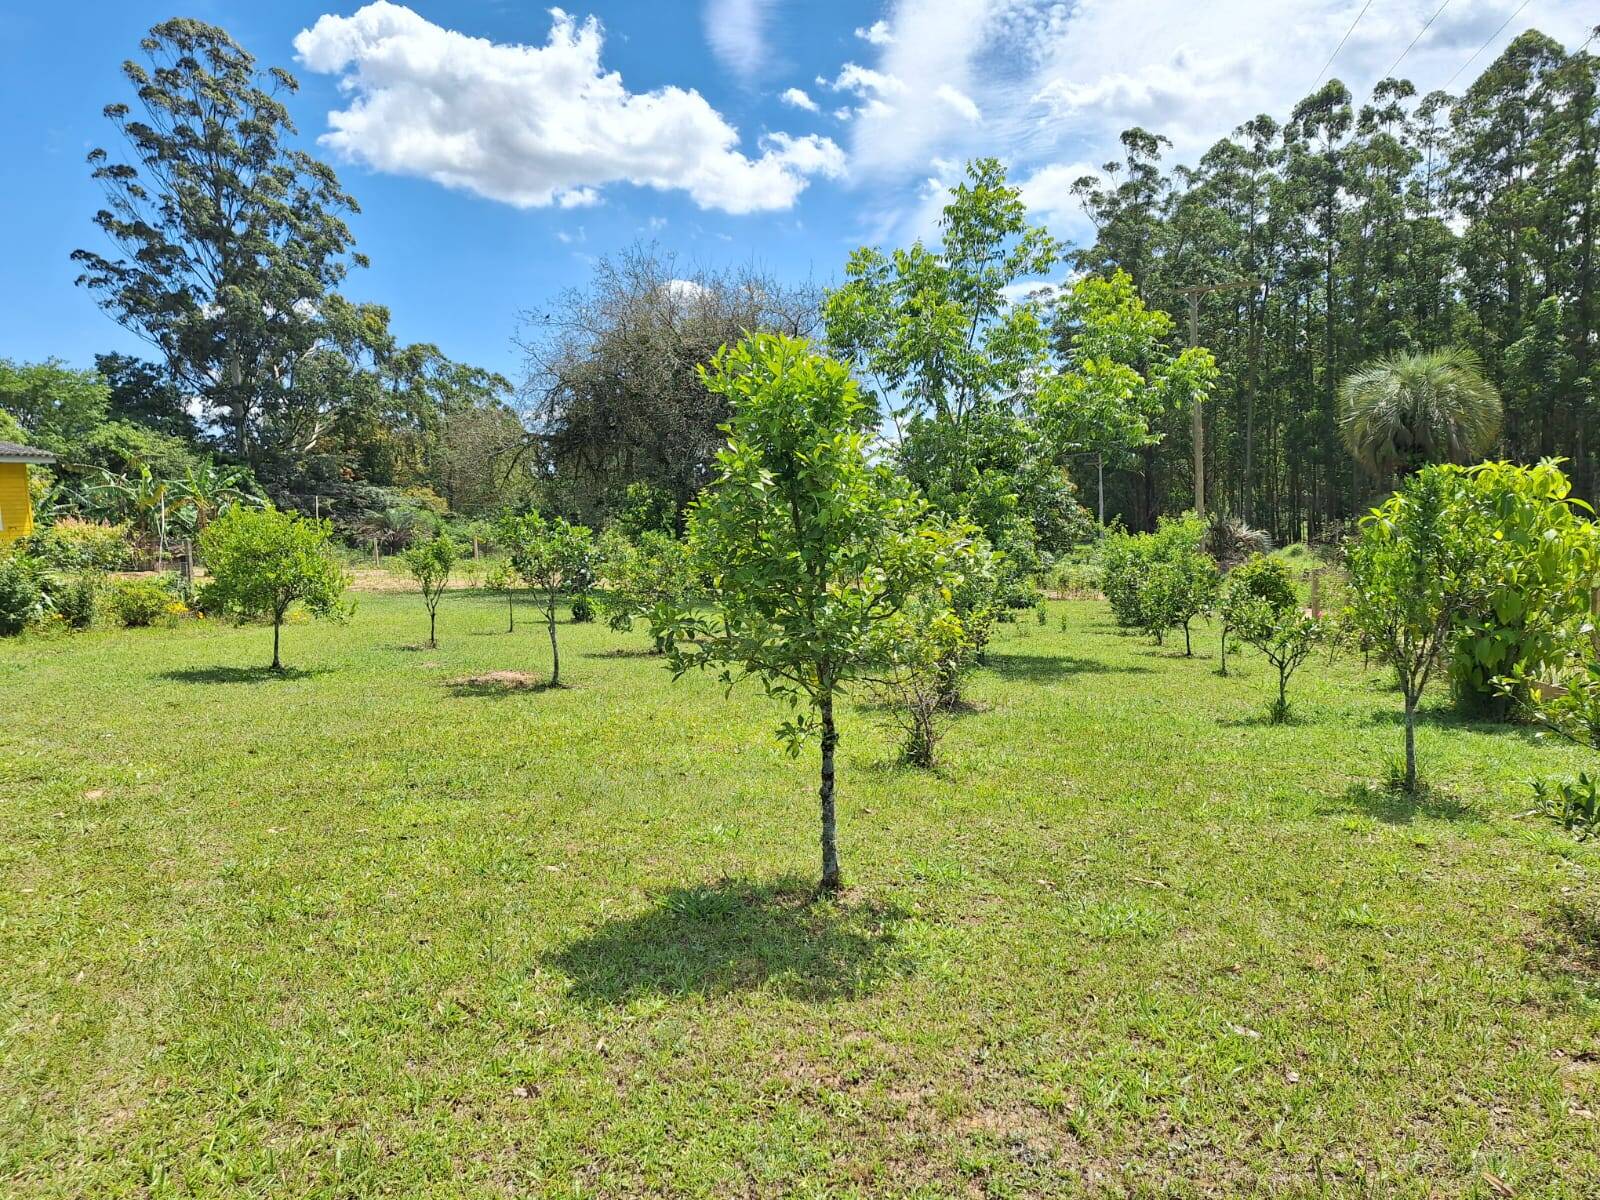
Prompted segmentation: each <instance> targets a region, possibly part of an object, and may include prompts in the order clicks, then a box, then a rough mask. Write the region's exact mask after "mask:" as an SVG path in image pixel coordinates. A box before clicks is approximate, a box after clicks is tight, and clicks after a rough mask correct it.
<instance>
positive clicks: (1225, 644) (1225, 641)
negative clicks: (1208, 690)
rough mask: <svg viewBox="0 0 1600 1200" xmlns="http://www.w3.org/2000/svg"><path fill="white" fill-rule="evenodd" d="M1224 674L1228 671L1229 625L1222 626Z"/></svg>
mask: <svg viewBox="0 0 1600 1200" xmlns="http://www.w3.org/2000/svg"><path fill="white" fill-rule="evenodd" d="M1221 673H1222V674H1224V675H1226V674H1227V673H1228V627H1227V626H1226V625H1224V626H1223V627H1222V672H1221Z"/></svg>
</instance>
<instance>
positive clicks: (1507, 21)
mask: <svg viewBox="0 0 1600 1200" xmlns="http://www.w3.org/2000/svg"><path fill="white" fill-rule="evenodd" d="M1532 3H1533V0H1522V3H1521V4H1519V5H1517V10H1516V12H1514V13H1512V14H1511V15H1510V16H1509V17H1507V18H1506V19H1505V20H1504V21H1501V22H1500V28H1499V29H1496V30H1495V31H1494V32H1493V33H1491V34H1490V35H1489V38H1488V41H1486V42H1484V43H1483V45H1481V46H1479V47H1478V48H1477V49H1476V50H1474V51H1473V52H1472V57H1471V58H1469V59H1467V61H1466V62H1464V63H1462V64H1461V65H1460V66H1459V67H1457V68H1456V73H1455V74H1454V75H1452V76H1450V78H1449V79H1446V80H1445V81H1444V86H1445V89H1446V90H1448V89H1449V87H1450V85H1451V84H1452V83H1454V82H1455V81H1456V79H1457V78H1458V77H1459V76H1460V74H1461V72H1463V71H1465V70H1466V69H1467V68H1468V67H1470V66H1471V65H1472V64H1473V63H1474V62H1475V61H1476V60H1477V57H1478V55H1480V54H1482V53H1483V52H1484V51H1485V50H1487V49H1488V48H1489V43H1490V42H1492V41H1494V40H1495V38H1497V37H1499V36H1500V35H1501V34H1502V33H1504V32H1505V31H1506V26H1507V25H1509V24H1511V22H1513V21H1515V20H1516V19H1517V14H1518V13H1520V12H1521V11H1522V10H1523V9H1525V8H1527V7H1528V5H1530V4H1532ZM1588 44H1589V43H1588V42H1585V43H1584V44H1583V45H1584V46H1587V45H1588ZM1578 50H1579V51H1580V52H1581V51H1582V50H1583V46H1579V47H1578Z"/></svg>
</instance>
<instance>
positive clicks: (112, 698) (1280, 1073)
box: [0, 594, 1600, 1197]
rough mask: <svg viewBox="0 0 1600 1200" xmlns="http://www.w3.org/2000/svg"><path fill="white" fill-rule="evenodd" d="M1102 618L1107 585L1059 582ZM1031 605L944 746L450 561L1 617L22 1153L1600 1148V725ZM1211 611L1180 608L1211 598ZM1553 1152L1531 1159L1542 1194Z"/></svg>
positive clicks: (931, 1174)
mask: <svg viewBox="0 0 1600 1200" xmlns="http://www.w3.org/2000/svg"><path fill="white" fill-rule="evenodd" d="M1063 618H1064V620H1065V629H1064V630H1063V629H1061V628H1058V626H1057V622H1058V621H1060V620H1061V619H1063ZM1050 619H1051V624H1050V625H1049V626H1048V627H1040V626H1037V625H1034V624H1032V623H1031V622H1030V623H1029V624H1025V625H1018V626H1013V627H1007V628H1002V629H1001V630H1000V632H999V634H998V636H997V638H996V642H995V645H994V646H993V648H992V656H991V663H990V665H989V667H988V668H987V669H985V670H982V671H980V672H979V673H978V674H977V675H976V677H975V678H974V680H973V682H972V685H971V688H970V693H969V694H970V697H971V699H972V700H973V701H975V702H976V711H973V712H971V713H968V714H966V715H964V716H962V717H960V718H959V719H958V720H957V721H956V722H955V723H954V725H953V727H952V729H951V732H950V734H949V737H948V739H947V741H946V743H945V751H946V761H945V765H944V766H943V768H942V769H941V770H940V771H939V772H937V773H926V772H918V771H914V770H909V769H905V768H901V767H898V766H896V765H895V762H894V758H895V753H894V746H893V744H892V742H891V741H890V740H889V737H888V735H887V734H886V733H885V732H884V731H883V730H882V728H881V725H880V721H879V717H878V716H877V715H876V714H874V713H873V712H872V711H871V710H869V709H866V708H860V709H847V711H846V714H845V725H844V741H843V745H842V754H841V775H840V788H841V793H840V797H841V809H840V817H841V820H840V837H841V849H842V853H843V857H844V867H845V873H846V879H847V884H848V889H847V891H846V892H845V894H844V895H843V896H842V897H840V898H839V899H838V900H836V901H827V902H812V901H811V899H810V897H809V891H808V889H809V887H810V885H811V882H812V881H813V880H814V879H815V877H816V873H817V871H818V853H817V849H816V837H817V827H816V814H815V787H816V761H815V751H814V749H813V750H812V751H811V752H810V753H808V754H806V755H805V756H804V757H802V758H801V759H799V760H794V759H790V758H789V757H787V756H786V755H785V754H784V753H783V751H782V749H781V747H780V746H779V745H778V744H777V743H776V742H775V741H774V739H773V737H772V728H773V726H774V724H775V723H776V721H777V720H778V719H779V717H778V713H777V711H776V710H775V709H774V708H773V707H772V706H771V705H770V704H769V703H768V702H767V701H766V700H764V699H763V698H762V697H761V696H760V694H759V691H758V690H756V689H754V688H752V689H750V690H747V691H740V692H735V693H734V695H733V696H732V697H731V698H725V697H724V694H723V691H722V689H721V687H720V686H718V685H717V684H716V682H715V681H714V680H712V679H709V678H690V679H685V680H683V681H681V682H679V683H677V684H673V683H672V682H671V681H670V678H669V676H668V674H667V672H666V671H665V670H664V669H663V668H662V666H661V664H660V660H659V659H656V658H653V657H651V656H649V655H647V654H646V653H645V647H646V644H647V642H646V638H645V637H644V635H643V634H642V633H634V634H626V635H624V634H616V633H613V632H611V631H610V630H608V629H606V628H604V627H603V626H595V625H588V626H570V625H563V626H562V628H561V636H562V639H563V675H564V676H568V677H569V678H570V682H571V684H572V686H571V687H570V688H568V689H565V690H557V691H536V690H535V691H519V692H506V693H502V692H497V691H495V690H493V689H488V688H481V687H479V688H474V687H460V686H452V685H451V683H450V681H451V680H456V679H459V678H461V677H463V676H466V675H470V674H474V673H483V672H487V671H492V670H496V669H511V670H536V671H538V672H540V673H543V672H544V671H545V670H547V669H548V657H547V656H548V653H549V648H548V645H547V643H546V641H545V634H544V630H543V628H542V627H541V626H539V625H538V624H537V623H536V621H535V619H534V613H533V610H532V609H531V607H530V608H528V609H526V610H524V614H523V620H524V622H525V623H524V624H523V625H522V626H521V627H519V629H518V631H517V632H516V633H515V634H512V635H507V634H506V633H504V632H503V631H504V620H505V607H504V604H503V602H501V601H499V600H497V599H495V598H493V597H488V596H484V597H477V596H466V595H454V594H453V595H450V596H448V597H447V598H446V600H445V604H444V606H443V608H442V609H441V613H440V633H441V639H442V643H443V644H442V647H441V648H440V649H438V650H426V649H417V648H416V643H417V641H418V639H419V638H420V637H422V636H424V635H425V632H426V624H427V622H426V615H425V613H424V612H423V609H422V605H421V603H420V601H419V600H417V599H416V598H414V597H407V596H398V595H388V596H365V597H363V598H362V600H361V603H360V606H359V609H358V611H357V613H356V615H355V617H354V619H353V621H351V622H350V623H349V624H347V625H343V626H339V625H310V624H301V625H295V626H293V627H291V628H289V629H287V630H286V631H285V642H284V645H285V660H286V662H288V663H289V664H290V666H291V667H292V668H295V670H294V671H293V672H292V673H291V674H290V675H289V676H288V677H286V678H272V677H269V676H266V675H265V674H263V673H262V672H260V671H259V669H258V668H259V667H260V666H261V664H263V663H265V662H266V661H267V659H268V658H269V657H270V641H271V635H270V632H269V631H266V630H264V629H262V628H260V627H246V628H235V627H232V626H228V625H221V624H215V623H204V622H187V623H184V624H183V625H181V626H180V627H179V628H176V629H157V630H143V631H108V632H103V633H99V632H97V633H90V634H86V635H82V636H77V637H73V638H70V639H59V640H49V641H24V642H21V643H11V644H7V645H4V646H0V696H3V700H4V703H3V712H0V824H3V829H4V836H3V839H0V1081H3V1083H0V1194H4V1195H6V1196H19V1197H36V1196H52V1197H68V1196H71V1197H84V1196H93V1197H116V1196H221V1195H228V1196H268V1195H271V1196H330V1197H331V1196H427V1197H455V1196H474V1197H476V1196H484V1197H490V1196H492V1197H503V1196H511V1195H516V1196H522V1195H553V1196H580V1195H581V1196H619V1195H673V1196H678V1195H686V1196H701V1195H705V1196H729V1197H734V1196H739V1197H743V1196H822V1195H827V1196H852V1195H859V1196H901V1195H904V1196H975V1195H995V1196H1041V1195H1045V1196H1050V1195H1080V1194H1081V1195H1111V1196H1117V1195H1174V1196H1235V1195H1249V1194H1256V1195H1272V1196H1321V1195H1363V1196H1391V1195H1393V1196H1433V1195H1451V1196H1454V1195H1483V1196H1495V1195H1501V1194H1512V1193H1514V1194H1515V1195H1518V1196H1585V1195H1587V1196H1594V1195H1596V1194H1597V1192H1600V1119H1597V1117H1596V1115H1595V1114H1596V1113H1597V1112H1600V880H1597V867H1600V852H1597V851H1596V850H1595V849H1591V848H1589V847H1587V846H1583V845H1579V844H1576V843H1574V842H1572V841H1571V840H1570V839H1569V838H1567V837H1566V836H1565V835H1564V834H1562V833H1561V832H1560V831H1559V830H1557V829H1555V828H1553V827H1550V826H1547V825H1546V824H1544V823H1543V822H1541V821H1539V820H1537V819H1533V818H1529V817H1527V816H1526V815H1524V814H1525V810H1526V809H1527V807H1528V800H1527V791H1526V788H1525V786H1524V784H1525V781H1526V780H1527V779H1529V778H1530V777H1531V776H1533V775H1535V774H1544V775H1556V774H1570V773H1574V772H1575V771H1576V769H1577V767H1578V766H1579V765H1580V764H1581V763H1582V761H1583V756H1582V755H1581V754H1580V753H1579V752H1577V751H1575V750H1567V749H1563V748H1558V747H1550V746H1545V745H1543V744H1541V743H1538V742H1536V741H1535V740H1534V739H1533V738H1532V736H1531V735H1530V734H1528V733H1527V732H1526V731H1523V730H1516V729H1504V728H1495V727H1492V726H1480V725H1473V724H1468V723H1462V722H1460V721H1457V720H1455V719H1454V718H1452V717H1451V716H1450V715H1449V713H1448V712H1447V711H1446V710H1445V709H1444V708H1443V707H1442V704H1443V701H1442V696H1440V697H1435V698H1434V700H1433V705H1435V706H1436V707H1430V708H1429V710H1428V713H1427V717H1428V719H1427V721H1426V723H1425V725H1424V727H1423V728H1422V730H1421V733H1420V737H1419V745H1420V754H1421V762H1422V768H1423V771H1424V773H1425V774H1426V775H1427V776H1428V777H1429V778H1430V779H1431V780H1432V781H1433V784H1434V789H1433V791H1432V792H1431V793H1430V795H1429V796H1428V797H1427V798H1425V799H1424V800H1422V801H1420V802H1416V803H1412V802H1409V801H1407V800H1406V799H1404V798H1401V797H1397V796H1395V795H1392V794H1390V793H1387V792H1385V791H1382V790H1380V789H1377V788H1375V787H1373V786H1370V785H1371V784H1372V783H1373V782H1374V781H1377V780H1381V779H1382V778H1383V777H1384V774H1385V770H1386V766H1387V764H1388V762H1389V761H1390V760H1391V759H1392V758H1394V757H1395V756H1396V755H1397V754H1398V753H1399V752H1400V750H1401V727H1400V725H1399V723H1398V717H1399V701H1398V699H1397V697H1396V695H1395V694H1394V693H1393V692H1392V691H1391V690H1390V689H1389V688H1388V687H1386V686H1385V681H1384V680H1383V679H1382V678H1380V677H1379V676H1378V675H1376V674H1375V673H1374V674H1365V673H1363V672H1362V671H1361V670H1360V667H1359V664H1358V663H1348V662H1347V663H1341V664H1337V665H1335V666H1333V667H1331V668H1329V667H1326V666H1324V665H1323V664H1322V663H1321V662H1314V663H1312V664H1310V665H1308V666H1307V667H1306V668H1305V669H1304V671H1303V673H1302V675H1301V676H1300V678H1298V679H1297V680H1296V682H1295V685H1294V688H1293V691H1292V695H1291V698H1292V699H1294V700H1295V702H1296V708H1297V711H1298V718H1299V719H1298V721H1297V722H1296V723H1294V724H1291V725H1287V726H1278V727H1274V726H1270V725H1267V724H1265V723H1264V722H1263V715H1264V712H1265V705H1266V702H1267V700H1268V698H1269V696H1270V694H1271V691H1272V687H1273V682H1272V676H1271V673H1270V668H1269V667H1267V666H1266V665H1265V664H1264V663H1262V662H1261V661H1260V660H1259V659H1254V658H1248V659H1242V660H1235V666H1234V674H1233V675H1232V676H1231V677H1229V678H1220V677H1219V676H1218V675H1217V674H1216V663H1215V659H1214V652H1215V649H1216V641H1215V635H1214V633H1202V634H1201V635H1200V636H1199V637H1198V638H1197V649H1198V651H1199V652H1200V653H1203V654H1207V655H1212V656H1213V657H1211V658H1208V659H1202V658H1196V659H1192V660H1185V659H1183V658H1181V657H1176V656H1175V655H1174V652H1173V650H1172V648H1171V647H1170V646H1168V647H1165V648H1157V647H1154V646H1151V645H1150V644H1148V642H1147V641H1145V640H1144V639H1142V638H1137V637H1129V636H1124V635H1122V634H1120V633H1118V632H1117V631H1116V629H1115V628H1114V627H1113V626H1112V625H1111V623H1110V620H1109V617H1108V614H1107V612H1106V609H1105V607H1104V606H1103V605H1101V604H1098V603H1091V602H1068V603H1062V604H1056V605H1053V606H1052V608H1051V618H1050ZM1180 645H1181V639H1180ZM1502 1187H1508V1188H1509V1189H1511V1192H1503V1191H1502V1190H1501V1188H1502Z"/></svg>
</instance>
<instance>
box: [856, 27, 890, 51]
mask: <svg viewBox="0 0 1600 1200" xmlns="http://www.w3.org/2000/svg"><path fill="white" fill-rule="evenodd" d="M856 36H857V37H858V38H860V39H861V40H862V41H863V42H871V43H872V44H873V45H874V46H887V45H888V44H889V43H890V42H892V41H894V34H892V33H890V32H889V22H887V21H874V22H873V23H872V24H871V25H867V26H865V27H863V26H860V25H858V26H856Z"/></svg>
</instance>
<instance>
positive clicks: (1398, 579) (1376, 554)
mask: <svg viewBox="0 0 1600 1200" xmlns="http://www.w3.org/2000/svg"><path fill="white" fill-rule="evenodd" d="M1463 494H1464V485H1463V477H1462V474H1461V471H1460V469H1459V468H1457V467H1451V466H1436V467H1426V468H1424V469H1422V470H1420V471H1418V472H1416V473H1415V474H1413V475H1411V476H1410V477H1409V478H1407V479H1406V480H1405V482H1404V483H1403V484H1402V485H1401V487H1400V490H1399V491H1397V492H1396V493H1395V494H1394V495H1393V496H1391V497H1390V498H1389V499H1388V500H1387V501H1385V502H1384V503H1383V504H1382V505H1381V506H1380V507H1378V508H1375V509H1373V510H1372V512H1371V513H1369V514H1368V515H1367V516H1365V517H1363V518H1362V520H1361V527H1360V534H1359V536H1357V538H1356V539H1355V541H1354V542H1353V543H1352V544H1351V546H1350V549H1349V552H1348V556H1347V565H1348V567H1349V571H1350V586H1351V593H1352V601H1351V605H1350V608H1349V610H1348V612H1347V614H1346V618H1345V619H1346V621H1347V623H1348V624H1349V626H1350V628H1351V630H1352V631H1353V632H1354V633H1355V634H1356V635H1357V636H1358V637H1359V638H1360V639H1361V640H1362V644H1363V645H1365V646H1369V647H1371V649H1372V651H1373V653H1374V654H1376V655H1377V656H1378V657H1379V658H1381V659H1382V660H1383V661H1384V662H1386V663H1388V664H1389V666H1390V667H1392V668H1393V669H1394V672H1395V676H1396V678H1397V680H1398V681H1399V684H1400V692H1401V696H1402V697H1403V700H1404V704H1405V727H1406V760H1405V787H1406V790H1407V791H1415V790H1416V787H1417V735H1416V725H1417V705H1418V703H1419V702H1420V701H1421V699H1422V693H1423V691H1424V689H1426V688H1427V686H1428V680H1429V679H1430V678H1431V677H1432V675H1433V671H1434V668H1435V667H1436V666H1437V665H1438V663H1439V661H1440V659H1441V657H1442V655H1443V654H1444V651H1445V649H1446V648H1447V646H1448V645H1449V641H1450V637H1451V631H1452V627H1453V626H1454V624H1455V623H1456V621H1457V620H1458V619H1459V618H1460V617H1461V616H1462V615H1463V614H1466V613H1469V612H1471V611H1473V608H1474V606H1475V605H1476V604H1477V603H1479V602H1480V601H1481V599H1482V597H1483V595H1484V592H1485V589H1486V586H1487V585H1486V581H1485V578H1484V574H1483V572H1482V571H1481V570H1480V569H1479V564H1478V559H1479V557H1480V555H1481V553H1482V552H1483V548H1484V539H1485V538H1487V537H1489V536H1491V534H1490V533H1489V532H1488V531H1486V530H1483V529H1481V528H1480V527H1479V522H1478V521H1477V520H1475V519H1474V517H1475V515H1476V514H1477V511H1478V510H1476V509H1474V508H1472V507H1471V506H1468V505H1465V504H1463V503H1460V501H1461V498H1462V496H1463Z"/></svg>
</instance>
